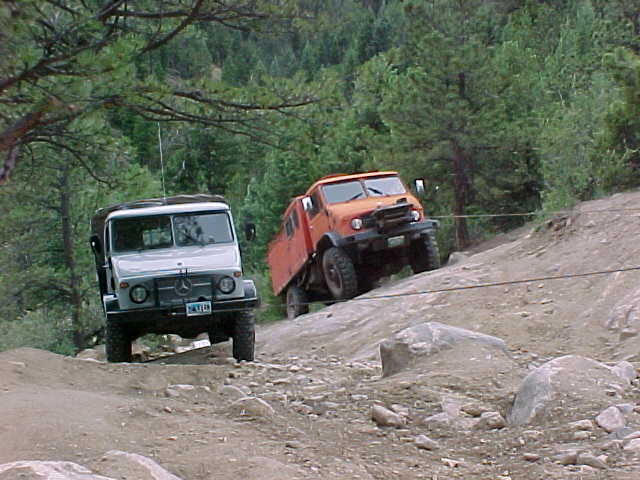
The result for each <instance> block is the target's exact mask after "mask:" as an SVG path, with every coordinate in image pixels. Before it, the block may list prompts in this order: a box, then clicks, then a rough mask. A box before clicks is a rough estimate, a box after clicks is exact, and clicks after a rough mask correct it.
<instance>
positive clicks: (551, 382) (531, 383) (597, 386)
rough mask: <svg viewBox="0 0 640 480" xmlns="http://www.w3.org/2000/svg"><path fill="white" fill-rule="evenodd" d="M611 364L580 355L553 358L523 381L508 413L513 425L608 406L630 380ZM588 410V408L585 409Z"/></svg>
mask: <svg viewBox="0 0 640 480" xmlns="http://www.w3.org/2000/svg"><path fill="white" fill-rule="evenodd" d="M619 370H620V369H617V370H616V369H614V368H610V367H608V366H607V365H604V364H602V363H600V362H597V361H595V360H591V359H589V358H585V357H581V356H578V355H566V356H564V357H559V358H556V359H553V360H551V361H549V362H547V363H545V364H544V365H542V366H540V367H538V368H537V369H535V370H533V371H532V372H531V373H529V374H528V375H527V376H526V377H525V379H524V380H523V381H522V384H521V385H520V388H519V389H518V392H517V394H516V398H515V401H514V403H513V406H512V408H511V411H510V412H509V415H508V422H509V423H510V424H512V425H526V424H530V423H535V422H542V421H544V420H553V421H563V420H571V419H575V418H572V417H576V416H579V415H580V414H584V412H587V411H593V410H594V409H602V408H606V407H608V406H609V405H610V404H611V402H612V401H613V399H612V397H611V395H612V394H617V393H619V392H624V390H625V389H626V388H628V387H629V380H628V379H627V378H623V377H621V376H619V374H618V373H616V372H618V371H619ZM583 410H584V412H583Z"/></svg>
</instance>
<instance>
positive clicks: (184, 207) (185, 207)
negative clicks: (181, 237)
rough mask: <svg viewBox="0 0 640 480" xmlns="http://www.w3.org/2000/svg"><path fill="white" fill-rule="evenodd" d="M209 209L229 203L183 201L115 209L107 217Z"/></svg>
mask: <svg viewBox="0 0 640 480" xmlns="http://www.w3.org/2000/svg"><path fill="white" fill-rule="evenodd" d="M210 210H229V205H227V204H226V203H222V202H202V203H197V204H193V203H183V204H180V205H160V206H158V207H145V208H135V209H127V210H115V211H113V212H111V213H110V214H108V215H107V219H109V220H110V219H112V218H126V217H138V216H140V215H163V214H171V213H188V212H206V211H210Z"/></svg>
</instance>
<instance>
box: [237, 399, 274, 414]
mask: <svg viewBox="0 0 640 480" xmlns="http://www.w3.org/2000/svg"><path fill="white" fill-rule="evenodd" d="M231 409H232V410H233V411H235V412H237V413H240V414H241V415H250V416H253V417H271V416H273V415H274V413H275V411H274V410H273V407H272V406H271V405H269V404H268V403H267V402H265V401H264V400H262V399H261V398H256V397H244V398H241V399H239V400H236V401H235V402H233V403H232V404H231Z"/></svg>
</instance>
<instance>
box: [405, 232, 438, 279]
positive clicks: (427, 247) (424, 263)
mask: <svg viewBox="0 0 640 480" xmlns="http://www.w3.org/2000/svg"><path fill="white" fill-rule="evenodd" d="M409 263H410V264H411V270H413V273H422V272H426V271H428V270H435V269H436V268H440V252H439V250H438V243H437V242H436V237H435V236H434V235H433V234H432V233H429V234H427V236H426V237H423V238H419V239H418V240H414V241H413V242H412V243H411V247H410V248H409Z"/></svg>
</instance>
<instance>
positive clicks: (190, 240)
mask: <svg viewBox="0 0 640 480" xmlns="http://www.w3.org/2000/svg"><path fill="white" fill-rule="evenodd" d="M173 225H174V227H175V231H176V245H178V246H179V247H187V246H190V245H209V244H212V243H229V242H233V233H232V230H231V223H230V222H229V216H228V215H227V214H226V213H224V212H216V213H203V214H197V215H194V214H186V215H176V216H175V217H174V218H173Z"/></svg>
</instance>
